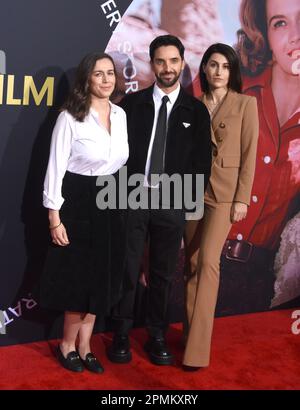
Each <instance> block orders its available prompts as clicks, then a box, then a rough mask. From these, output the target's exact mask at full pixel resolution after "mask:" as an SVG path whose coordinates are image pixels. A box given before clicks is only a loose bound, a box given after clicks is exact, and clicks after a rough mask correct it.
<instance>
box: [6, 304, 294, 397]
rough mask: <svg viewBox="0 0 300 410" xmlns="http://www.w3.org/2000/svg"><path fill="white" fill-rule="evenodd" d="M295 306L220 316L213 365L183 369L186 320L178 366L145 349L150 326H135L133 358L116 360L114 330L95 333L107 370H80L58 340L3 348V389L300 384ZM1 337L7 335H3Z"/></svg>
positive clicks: (177, 332)
mask: <svg viewBox="0 0 300 410" xmlns="http://www.w3.org/2000/svg"><path fill="white" fill-rule="evenodd" d="M291 312H292V311H291V310H281V311H274V312H267V313H256V314H250V315H242V316H231V317H226V318H218V319H216V322H215V330H214V338H213V348H212V360H211V365H210V367H209V368H207V369H202V370H200V371H197V372H192V373H186V372H183V371H182V370H181V367H180V363H181V358H182V354H183V347H182V344H181V326H180V325H179V324H176V325H172V326H171V328H170V330H169V333H168V340H169V344H170V347H171V349H172V351H173V352H174V353H175V356H176V363H175V365H174V366H166V367H158V366H154V365H152V364H150V363H149V362H148V360H147V358H146V356H145V353H144V351H143V348H142V346H143V344H144V342H145V340H146V333H145V330H144V329H135V330H134V331H132V335H131V343H132V347H133V361H132V362H131V363H130V364H126V365H117V364H112V363H110V362H109V361H108V359H107V358H106V356H105V346H107V345H108V344H109V342H110V340H111V335H110V334H104V335H101V336H102V338H101V339H102V340H100V336H99V335H95V336H94V337H93V349H94V352H95V353H96V355H97V356H98V357H99V358H100V360H101V361H102V363H103V365H104V367H105V372H104V374H102V375H96V374H91V373H89V372H88V371H85V372H83V373H81V374H74V373H71V372H69V371H67V370H65V369H63V368H62V367H61V366H60V365H59V364H58V363H57V361H56V359H55V358H54V357H53V354H52V350H53V348H54V347H55V346H56V344H57V342H56V341H51V342H49V343H47V342H40V343H30V344H24V345H17V346H9V347H1V348H0V363H1V364H0V367H1V372H0V389H9V390H10V389H21V390H24V389H25V390H27V389H51V390H53V389H55V390H56V389H87V390H90V389H97V390H101V389H118V390H119V389H145V390H149V389H164V390H165V389H172V390H177V389H184V390H185V389H197V390H198V389H222V390H226V389H243V390H246V389H293V390H294V389H297V390H298V389H300V334H299V335H294V334H292V332H291V324H292V322H293V321H294V320H293V319H291ZM0 337H1V336H0Z"/></svg>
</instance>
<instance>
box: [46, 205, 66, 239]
mask: <svg viewBox="0 0 300 410" xmlns="http://www.w3.org/2000/svg"><path fill="white" fill-rule="evenodd" d="M49 223H50V225H49V229H50V234H51V238H52V242H53V243H54V244H55V245H59V246H66V245H69V243H70V242H69V239H68V235H67V231H66V228H65V227H64V224H63V223H62V222H61V220H60V217H59V211H55V210H54V209H49Z"/></svg>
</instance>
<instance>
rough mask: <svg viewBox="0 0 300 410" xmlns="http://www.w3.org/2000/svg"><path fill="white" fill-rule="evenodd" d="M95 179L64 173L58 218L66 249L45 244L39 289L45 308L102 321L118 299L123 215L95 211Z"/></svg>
mask: <svg viewBox="0 0 300 410" xmlns="http://www.w3.org/2000/svg"><path fill="white" fill-rule="evenodd" d="M115 176H116V179H117V180H118V178H117V174H116V175H115ZM96 178H97V177H95V176H84V175H78V174H74V173H70V172H66V174H65V177H64V179H63V185H62V195H63V198H64V199H65V201H64V203H63V205H62V208H61V210H60V218H61V221H62V222H63V224H64V226H65V228H66V231H67V235H68V238H69V241H70V244H69V245H67V246H64V247H62V246H58V245H54V244H52V243H51V244H50V245H49V250H48V255H47V258H46V262H45V267H44V271H43V275H42V278H41V286H40V304H41V306H43V307H45V308H50V309H55V310H61V311H73V312H85V313H93V314H97V315H101V316H105V315H107V314H108V313H109V312H110V309H111V307H112V306H113V305H115V304H116V303H117V302H118V300H119V299H120V297H121V295H122V288H123V272H124V262H125V249H126V213H125V211H123V210H118V209H117V210H111V209H105V210H100V209H98V208H97V206H96V196H97V194H98V192H99V189H100V188H99V187H97V186H96Z"/></svg>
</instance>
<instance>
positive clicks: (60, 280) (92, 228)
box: [41, 53, 128, 373]
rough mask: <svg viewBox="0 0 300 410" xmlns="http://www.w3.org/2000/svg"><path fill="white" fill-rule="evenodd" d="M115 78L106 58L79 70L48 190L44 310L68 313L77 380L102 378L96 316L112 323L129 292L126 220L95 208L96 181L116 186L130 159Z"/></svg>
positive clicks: (54, 146)
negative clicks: (94, 345)
mask: <svg viewBox="0 0 300 410" xmlns="http://www.w3.org/2000/svg"><path fill="white" fill-rule="evenodd" d="M115 73H116V70H115V65H114V61H113V60H112V58H111V57H110V56H109V55H107V54H104V53H91V54H89V55H87V56H86V57H85V58H84V59H83V60H82V61H81V63H80V64H79V66H78V68H77V74H76V79H75V84H74V87H73V89H72V91H71V93H70V95H69V97H68V99H67V101H66V103H65V104H64V107H63V110H62V112H61V113H60V115H59V117H58V119H57V122H56V125H55V127H54V130H53V135H52V141H51V148H50V157H49V163H48V169H47V173H46V177H45V182H44V192H43V203H44V206H45V207H46V208H48V209H49V225H50V226H49V228H50V233H51V238H52V243H51V245H50V247H49V252H48V256H47V260H46V264H45V269H44V272H43V276H42V281H41V304H42V305H43V306H44V307H47V308H52V309H56V310H61V311H64V312H65V313H64V332H63V338H62V341H61V343H60V344H59V346H58V348H57V356H58V359H59V361H60V363H61V364H62V365H63V366H64V367H65V368H67V369H68V370H71V371H76V372H80V371H82V370H83V369H84V367H86V368H87V369H88V370H90V371H92V372H96V373H102V372H103V367H102V365H101V364H100V362H99V361H98V360H97V359H96V357H95V356H94V355H93V353H91V347H90V338H91V335H92V331H93V327H94V323H95V318H96V315H100V316H102V317H104V316H105V315H107V314H108V313H109V311H110V309H111V307H112V306H113V304H114V303H116V302H117V301H118V298H119V297H120V293H121V289H122V277H121V276H122V272H123V269H122V267H123V265H122V264H123V262H124V258H125V217H124V215H122V213H121V211H120V210H118V209H117V210H112V209H98V207H97V205H96V196H97V193H98V192H99V189H100V188H99V187H97V186H96V179H97V177H98V176H101V175H102V176H103V175H114V176H115V178H116V181H117V180H118V175H117V174H118V170H119V169H120V168H121V167H122V166H123V165H124V164H125V163H126V161H127V158H128V142H127V126H126V115H125V112H124V111H123V110H122V109H121V108H120V107H118V106H116V105H114V104H112V103H111V102H110V97H111V95H112V93H113V92H114V90H115V88H116V74H115ZM77 339H78V346H77Z"/></svg>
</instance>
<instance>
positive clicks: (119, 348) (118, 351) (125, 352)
mask: <svg viewBox="0 0 300 410" xmlns="http://www.w3.org/2000/svg"><path fill="white" fill-rule="evenodd" d="M107 357H108V358H109V360H110V361H111V362H113V363H129V362H130V361H131V359H132V354H131V351H130V342H129V337H128V335H117V334H116V335H114V338H113V342H112V345H111V346H110V347H109V348H108V350H107Z"/></svg>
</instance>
